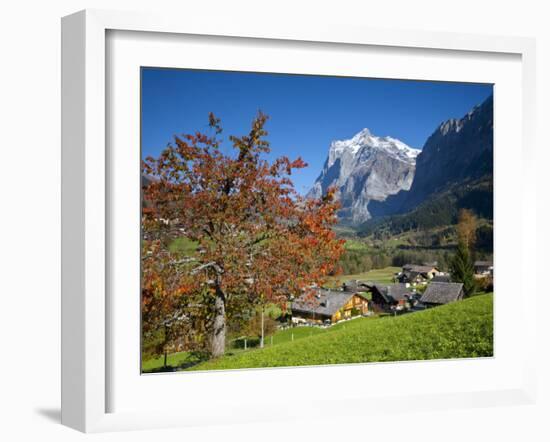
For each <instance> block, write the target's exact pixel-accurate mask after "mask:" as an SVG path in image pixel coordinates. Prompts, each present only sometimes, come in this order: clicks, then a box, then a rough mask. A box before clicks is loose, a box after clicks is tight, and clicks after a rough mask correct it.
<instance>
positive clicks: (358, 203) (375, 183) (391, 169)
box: [308, 129, 419, 225]
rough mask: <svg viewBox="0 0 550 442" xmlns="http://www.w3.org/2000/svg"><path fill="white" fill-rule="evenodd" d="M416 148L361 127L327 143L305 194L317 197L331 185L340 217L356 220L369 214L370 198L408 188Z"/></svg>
mask: <svg viewBox="0 0 550 442" xmlns="http://www.w3.org/2000/svg"><path fill="white" fill-rule="evenodd" d="M418 152H419V151H418V150H416V149H412V148H410V147H409V146H407V145H406V144H405V143H403V142H401V141H399V140H397V139H395V138H391V137H377V136H374V135H372V134H371V133H370V131H369V130H368V129H363V130H362V131H361V132H359V133H358V134H357V135H355V136H354V137H353V138H351V139H349V140H342V141H333V142H332V143H331V146H330V149H329V154H328V158H327V160H326V161H325V165H324V167H323V170H322V172H321V174H320V175H319V177H318V178H317V180H316V182H315V184H314V186H313V188H312V189H311V190H310V192H309V193H308V196H310V197H313V198H318V197H320V196H321V195H323V194H324V193H325V192H326V191H327V189H328V188H329V187H332V186H335V187H336V189H337V197H338V199H339V200H340V204H341V210H340V212H339V217H340V219H341V221H342V222H344V223H348V224H354V225H357V224H360V223H362V222H364V221H366V220H368V219H369V218H370V217H371V215H370V213H369V210H368V205H369V203H370V202H371V201H384V200H385V199H386V198H387V197H388V196H390V195H394V194H396V193H398V192H399V191H401V190H408V189H409V188H410V186H411V183H412V181H413V177H414V170H415V162H416V156H417V155H418Z"/></svg>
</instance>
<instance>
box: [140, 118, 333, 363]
mask: <svg viewBox="0 0 550 442" xmlns="http://www.w3.org/2000/svg"><path fill="white" fill-rule="evenodd" d="M266 121H267V116H266V115H264V114H262V113H259V114H258V116H257V117H256V118H255V119H254V120H253V122H252V127H251V130H250V132H249V133H248V134H247V135H244V136H241V137H236V136H231V137H229V141H230V142H231V144H232V147H233V149H232V152H231V153H225V152H224V149H223V148H222V144H221V143H222V140H221V138H220V137H221V134H222V128H221V125H220V120H219V119H217V118H216V117H215V116H214V115H213V114H210V119H209V126H210V128H211V133H210V134H203V133H195V134H188V135H184V136H176V137H175V138H174V141H173V142H172V143H170V144H169V145H168V146H167V147H166V149H164V150H163V151H162V153H161V154H160V155H159V156H158V158H151V157H149V158H147V159H146V160H145V161H144V162H143V173H144V174H146V175H147V176H149V177H150V181H149V183H148V185H147V186H145V188H144V201H146V206H147V210H144V211H143V221H142V223H143V232H144V243H145V248H146V252H145V253H144V256H145V257H148V259H149V260H150V261H151V265H150V268H148V269H149V270H148V272H149V273H148V275H147V278H146V279H147V283H146V284H145V287H146V288H148V290H149V289H151V288H152V289H153V292H155V293H157V294H158V295H159V299H158V300H157V302H158V303H159V304H160V305H162V306H165V305H166V306H167V307H166V310H168V311H178V309H179V311H180V313H179V316H181V317H185V315H186V314H185V311H186V309H187V308H188V307H189V306H190V305H193V303H189V302H187V301H182V300H186V299H193V297H195V296H196V294H197V293H205V294H206V295H205V296H206V299H205V300H204V305H206V306H208V308H207V309H204V311H203V312H202V315H203V319H204V322H205V323H206V326H207V329H208V333H209V342H208V344H209V347H208V348H209V351H210V354H211V356H213V357H217V356H221V355H223V354H224V351H225V335H226V327H227V317H228V315H230V314H235V313H236V309H238V308H239V306H241V305H244V304H245V303H250V305H257V304H258V300H259V299H260V298H261V299H262V302H266V303H278V304H280V305H281V306H283V307H284V306H285V305H286V302H285V301H286V300H287V299H288V298H289V296H291V295H298V294H300V293H303V292H304V291H307V290H308V289H309V288H310V287H312V286H313V285H314V284H319V283H321V282H323V280H324V278H325V277H326V276H327V275H329V274H330V273H331V272H333V271H334V269H335V263H336V262H337V261H338V259H339V258H340V255H341V254H342V252H343V244H342V241H340V240H337V239H336V236H335V234H334V232H333V231H332V229H331V226H332V225H333V224H335V222H336V211H337V209H338V204H337V203H336V202H335V201H334V191H333V190H330V191H329V192H327V194H326V195H325V196H323V197H322V198H321V199H307V198H304V197H302V196H300V195H299V194H298V193H297V192H296V191H295V189H294V186H293V183H292V181H291V179H290V176H291V174H292V173H293V171H294V170H296V169H300V168H303V167H305V166H306V164H305V163H304V162H303V161H302V160H301V159H300V158H298V159H296V160H293V161H291V160H290V159H288V158H287V157H280V158H278V159H276V160H274V161H271V162H270V161H268V160H267V159H266V158H265V157H266V154H267V153H269V152H270V147H269V143H268V141H267V140H266V136H267V132H266V130H265V129H264V126H265V123H266ZM177 235H184V236H185V237H186V238H187V239H189V240H190V241H193V242H194V243H196V245H197V246H196V252H195V253H193V254H191V255H190V256H186V257H179V256H175V255H174V254H173V253H171V252H170V250H169V248H168V244H169V242H170V239H171V238H172V239H173V238H174V237H175V236H177ZM155 262H156V264H154V263H155ZM159 263H160V264H159ZM167 281H168V282H167ZM164 298H165V299H166V302H162V301H161V300H162V299H164ZM174 306H176V307H174ZM181 306H183V307H182V308H181V309H180V307H181ZM164 314H166V313H165V312H163V313H160V316H162V315H164Z"/></svg>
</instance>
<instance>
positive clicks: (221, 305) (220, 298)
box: [210, 287, 225, 358]
mask: <svg viewBox="0 0 550 442" xmlns="http://www.w3.org/2000/svg"><path fill="white" fill-rule="evenodd" d="M210 351H211V353H212V357H214V358H217V357H219V356H223V354H224V353H225V295H224V293H223V291H222V290H221V289H220V288H219V287H218V288H216V300H215V302H214V323H213V328H212V338H211V342H210Z"/></svg>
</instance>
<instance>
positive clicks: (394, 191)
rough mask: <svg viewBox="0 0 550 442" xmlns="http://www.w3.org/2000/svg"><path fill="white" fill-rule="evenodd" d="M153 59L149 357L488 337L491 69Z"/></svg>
mask: <svg viewBox="0 0 550 442" xmlns="http://www.w3.org/2000/svg"><path fill="white" fill-rule="evenodd" d="M140 75H141V85H140V91H139V93H140V103H141V109H140V124H141V136H140V140H141V146H139V148H140V149H141V164H140V168H141V170H140V178H141V181H140V185H141V214H140V215H141V216H140V220H141V229H140V232H141V233H140V235H141V237H140V239H139V240H140V242H141V255H140V260H141V262H140V266H141V281H140V284H141V290H140V295H139V296H140V309H141V311H140V314H141V321H140V326H141V330H140V336H141V367H140V369H141V373H142V374H149V373H167V372H180V371H186V372H188V371H189V372H191V371H207V370H235V369H257V368H275V367H298V366H301V367H303V366H323V365H329V364H365V363H375V362H376V363H380V362H403V361H426V360H445V359H460V358H491V357H493V297H494V294H493V274H494V266H493V226H494V222H493V206H494V197H493V163H494V158H493V157H494V155H493V152H494V149H493V132H494V128H493V126H494V121H493V92H494V91H493V86H494V85H493V84H490V83H467V82H449V81H430V80H412V79H389V78H374V77H373V78H367V77H344V76H326V75H314V74H308V75H302V74H289V73H269V72H265V73H264V72H240V71H222V70H200V69H175V68H161V67H145V66H142V67H141V73H140ZM136 148H138V147H137V146H136ZM136 167H137V164H136ZM136 170H137V169H136ZM137 185H138V183H137V182H136V189H137ZM136 191H137V190H136ZM136 236H137V235H136ZM137 240H138V239H137V237H136V241H137ZM136 244H137V243H136ZM499 250H500V249H499Z"/></svg>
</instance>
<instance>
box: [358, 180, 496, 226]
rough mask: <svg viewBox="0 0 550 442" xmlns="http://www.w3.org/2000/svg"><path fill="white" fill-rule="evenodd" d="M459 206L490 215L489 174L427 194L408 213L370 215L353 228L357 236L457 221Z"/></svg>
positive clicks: (490, 218) (481, 214) (491, 216)
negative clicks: (423, 199) (428, 195)
mask: <svg viewBox="0 0 550 442" xmlns="http://www.w3.org/2000/svg"><path fill="white" fill-rule="evenodd" d="M460 209H470V210H472V211H473V212H474V213H476V214H477V215H478V216H479V217H481V218H485V219H488V220H492V219H493V179H492V176H486V177H483V178H481V179H478V180H470V181H465V182H462V183H460V184H455V185H453V186H450V187H449V188H448V189H447V190H445V191H443V192H441V193H438V194H435V195H431V197H430V198H428V199H427V200H426V201H425V202H423V203H422V204H420V205H419V206H417V207H416V208H415V209H413V210H411V211H410V212H408V213H404V214H398V215H388V216H379V217H377V218H372V219H370V220H368V221H367V222H365V223H364V224H363V225H361V226H360V227H359V228H358V229H357V231H358V235H359V236H369V235H371V234H372V233H374V232H375V231H376V232H378V233H387V234H389V235H396V234H399V233H402V232H406V231H409V230H425V229H431V228H434V227H440V226H447V225H451V224H455V223H456V222H457V217H458V212H459V210H460Z"/></svg>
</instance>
